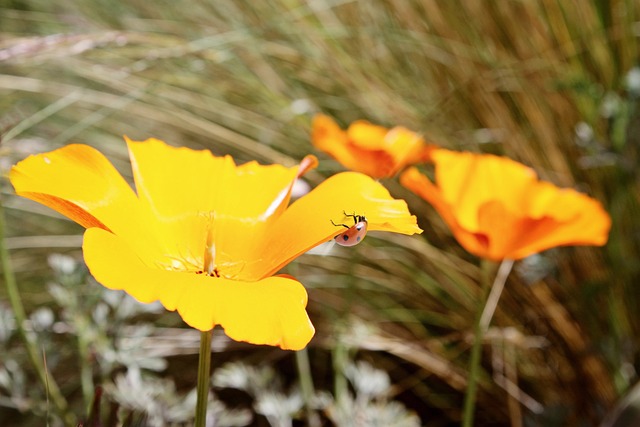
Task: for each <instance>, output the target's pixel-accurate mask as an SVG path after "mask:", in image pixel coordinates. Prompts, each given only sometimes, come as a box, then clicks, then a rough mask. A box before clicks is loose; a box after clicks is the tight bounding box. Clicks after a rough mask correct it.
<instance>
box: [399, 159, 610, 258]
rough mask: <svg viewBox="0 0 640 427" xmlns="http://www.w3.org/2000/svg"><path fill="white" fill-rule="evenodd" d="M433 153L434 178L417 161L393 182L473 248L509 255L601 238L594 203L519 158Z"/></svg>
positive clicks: (604, 227)
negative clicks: (430, 207) (547, 179)
mask: <svg viewBox="0 0 640 427" xmlns="http://www.w3.org/2000/svg"><path fill="white" fill-rule="evenodd" d="M432 159H433V163H434V164H435V182H436V183H435V184H434V183H432V182H431V181H430V180H429V179H428V178H427V177H426V176H424V175H422V174H421V173H420V172H419V171H418V170H417V169H416V168H410V169H408V170H407V171H405V172H404V173H403V174H402V175H401V177H400V183H401V184H402V185H404V186H405V187H406V188H408V189H409V190H411V191H413V192H414V193H416V194H417V195H419V196H420V197H422V198H423V199H425V200H426V201H428V202H429V203H431V204H432V205H433V207H434V208H435V209H436V210H437V211H438V213H439V214H440V215H441V216H442V218H443V220H444V221H445V222H446V223H447V225H448V226H449V227H450V228H451V230H452V232H453V234H454V236H455V237H456V239H457V240H458V242H459V243H460V244H461V245H462V246H463V247H464V248H465V249H466V250H467V251H469V252H471V253H472V254H475V255H477V256H480V257H483V258H487V259H490V260H496V261H497V260H503V259H514V260H516V259H521V258H524V257H526V256H529V255H531V254H534V253H537V252H540V251H543V250H545V249H549V248H552V247H555V246H566V245H598V246H600V245H604V244H605V243H606V242H607V238H608V234H609V229H610V227H611V219H610V217H609V215H608V214H607V212H605V210H604V209H603V208H602V205H601V204H600V203H599V202H597V201H596V200H594V199H592V198H590V197H588V196H586V195H584V194H581V193H579V192H577V191H574V190H571V189H560V188H558V187H556V186H554V185H553V184H551V183H548V182H544V181H539V180H538V178H537V176H536V174H535V172H534V171H533V170H531V169H529V168H528V167H526V166H524V165H522V164H520V163H518V162H515V161H513V160H510V159H507V158H504V157H497V156H493V155H480V154H473V153H468V152H464V153H459V152H454V151H449V150H444V149H437V150H434V152H433V153H432Z"/></svg>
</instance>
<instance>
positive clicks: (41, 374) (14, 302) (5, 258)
mask: <svg viewBox="0 0 640 427" xmlns="http://www.w3.org/2000/svg"><path fill="white" fill-rule="evenodd" d="M4 235H5V221H4V209H3V207H2V201H1V200H0V263H1V264H2V272H3V277H4V283H5V285H6V287H7V295H8V296H9V302H10V304H11V308H12V310H13V315H14V316H15V318H16V326H17V328H18V335H20V338H21V339H22V341H23V342H24V345H25V347H26V349H27V354H28V356H29V359H30V360H31V364H32V365H33V367H34V368H35V370H36V373H37V374H38V378H39V379H40V382H41V383H42V386H43V387H44V388H45V390H46V391H47V398H49V397H50V398H51V400H52V401H53V404H54V405H55V407H56V409H57V411H58V413H59V414H60V415H61V416H62V418H63V419H64V420H65V423H66V424H67V425H75V424H76V417H75V416H74V415H73V413H72V412H71V411H69V405H68V403H67V400H66V399H65V398H64V396H63V395H62V393H61V392H60V388H59V387H58V384H57V383H56V382H55V380H54V379H53V378H52V377H49V376H48V372H47V369H46V367H45V361H44V359H41V358H40V355H39V351H38V349H37V347H36V343H35V342H34V340H33V337H32V336H31V335H30V334H29V333H28V331H27V330H26V329H25V327H24V325H25V321H26V318H27V315H26V313H25V311H24V306H23V305H22V300H21V299H20V293H19V292H18V286H17V284H16V277H15V274H14V273H13V268H12V266H11V259H10V258H9V250H8V249H7V247H6V246H5V241H4Z"/></svg>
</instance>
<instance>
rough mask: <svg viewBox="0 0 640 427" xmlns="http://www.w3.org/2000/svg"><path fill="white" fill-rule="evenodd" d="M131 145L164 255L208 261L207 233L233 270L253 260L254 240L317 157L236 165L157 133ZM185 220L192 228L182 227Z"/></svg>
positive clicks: (222, 263)
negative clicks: (166, 140) (291, 164)
mask: <svg viewBox="0 0 640 427" xmlns="http://www.w3.org/2000/svg"><path fill="white" fill-rule="evenodd" d="M127 144H128V147H129V152H130V156H131V165H132V169H133V173H134V179H135V183H136V189H137V191H138V195H139V197H140V201H141V204H142V205H143V206H144V208H145V209H146V211H147V212H148V215H149V217H152V218H154V221H153V222H152V224H151V225H152V226H153V227H154V234H155V235H156V236H158V239H159V241H160V245H161V247H162V248H163V250H164V251H163V254H165V255H171V256H172V257H173V258H188V259H192V260H198V259H199V260H202V256H203V255H204V245H205V242H206V241H207V236H208V235H209V236H210V237H209V240H210V242H211V244H212V247H213V246H215V247H213V250H214V251H215V250H217V254H216V255H217V257H219V259H218V260H217V261H216V264H217V265H216V267H220V266H222V268H225V266H226V267H230V268H229V269H230V270H231V273H229V274H230V275H231V276H234V277H235V276H237V275H238V272H241V270H242V269H243V264H242V263H246V262H247V260H249V261H250V260H251V259H252V258H250V255H249V252H250V251H251V246H252V245H251V244H249V243H248V242H253V241H254V240H256V239H259V237H260V236H261V234H262V233H263V229H264V227H265V226H266V221H267V220H268V219H269V218H270V217H271V216H277V215H279V214H280V213H281V212H282V211H283V210H284V209H285V208H286V206H287V204H288V203H289V199H290V196H291V189H292V187H293V184H294V182H295V179H296V178H297V177H298V176H300V175H301V174H302V173H304V172H305V171H306V170H308V169H310V168H312V167H315V165H316V164H317V160H316V159H315V157H313V156H308V157H306V158H305V159H303V161H302V162H301V164H300V165H299V166H295V167H291V168H287V167H284V166H281V165H269V166H262V165H258V164H257V163H256V162H249V163H246V164H244V165H241V166H236V164H235V163H234V161H233V159H232V158H231V157H229V156H225V157H215V156H213V155H212V154H211V152H209V151H206V150H200V151H196V150H190V149H188V148H176V147H172V146H169V145H167V144H165V143H164V142H162V141H159V140H157V139H149V140H147V141H144V142H135V141H131V140H129V139H127ZM185 221H186V222H187V223H188V224H187V226H188V228H190V229H191V230H192V232H189V233H184V234H179V233H181V232H182V231H183V228H184V227H183V226H182V225H181V223H183V222H185ZM177 243H179V245H177ZM214 261H215V260H214ZM202 268H203V265H200V269H202ZM241 276H242V275H240V276H239V278H241Z"/></svg>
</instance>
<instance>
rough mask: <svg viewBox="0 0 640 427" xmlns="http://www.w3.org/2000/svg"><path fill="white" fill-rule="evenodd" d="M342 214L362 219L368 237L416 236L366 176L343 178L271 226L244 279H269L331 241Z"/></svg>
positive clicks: (412, 223)
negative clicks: (384, 234)
mask: <svg viewBox="0 0 640 427" xmlns="http://www.w3.org/2000/svg"><path fill="white" fill-rule="evenodd" d="M344 212H346V213H348V214H351V213H355V214H358V215H364V216H366V218H367V221H368V230H369V231H375V230H380V231H392V232H395V233H402V234H415V233H421V232H422V230H420V228H419V227H418V226H417V224H416V217H415V216H412V215H411V214H410V213H409V209H408V207H407V203H406V202H405V201H404V200H396V199H393V198H392V197H391V195H390V194H389V191H388V190H387V189H386V188H384V186H383V185H382V184H380V183H379V182H377V181H374V180H373V179H371V178H370V177H368V176H366V175H363V174H361V173H357V172H343V173H340V174H337V175H334V176H332V177H330V178H328V179H327V180H325V181H324V182H323V183H322V184H320V185H319V186H318V187H316V188H315V189H313V190H312V191H311V192H310V193H309V194H307V195H306V196H304V197H301V198H300V199H298V200H297V201H295V202H294V203H293V204H292V205H291V206H289V208H288V209H287V210H286V211H285V212H284V213H283V214H282V216H280V217H279V218H278V219H277V221H275V222H274V223H273V224H272V225H271V227H270V228H269V229H268V231H267V232H268V235H266V236H265V239H264V241H263V244H262V245H260V246H258V247H256V250H257V253H256V255H255V257H254V259H258V260H259V262H256V263H255V265H252V266H247V274H250V276H251V277H265V276H268V275H271V274H274V273H276V272H277V271H278V270H280V269H281V268H282V267H283V266H284V265H286V264H287V263H289V262H290V261H291V260H292V259H294V258H295V257H297V256H299V255H301V254H303V253H304V252H306V251H308V250H309V249H311V248H313V247H315V246H317V245H319V244H321V243H324V242H326V241H328V240H330V239H332V238H333V237H334V236H336V235H337V234H339V233H341V232H342V231H344V229H343V228H341V227H336V226H334V225H333V224H332V223H331V221H332V220H333V221H334V222H336V223H341V222H343V221H346V220H347V219H348V218H345V215H344ZM243 274H244V273H243Z"/></svg>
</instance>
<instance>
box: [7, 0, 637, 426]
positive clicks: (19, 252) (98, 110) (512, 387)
mask: <svg viewBox="0 0 640 427" xmlns="http://www.w3.org/2000/svg"><path fill="white" fill-rule="evenodd" d="M639 36H640V6H639V5H638V3H637V1H635V0H611V1H607V2H604V1H599V0H590V1H587V0H585V1H562V0H520V1H515V0H505V1H495V2H477V1H473V0H457V1H421V0H408V1H391V0H389V1H381V0H372V1H365V0H353V1H345V0H315V1H314V0H306V1H303V0H276V1H269V2H242V1H230V0H221V1H203V2H189V3H188V4H187V3H185V2H173V1H166V0H158V1H154V2H146V1H141V0H129V1H120V0H117V1H102V0H93V1H91V0H58V1H55V2H45V1H39V0H1V1H0V125H1V128H2V139H3V140H2V145H1V154H2V157H1V159H0V162H1V164H0V166H1V167H2V169H3V172H5V173H6V171H7V170H8V168H9V167H10V165H11V164H13V163H15V162H16V161H17V160H20V159H22V158H24V157H26V156H27V155H28V154H30V153H34V152H41V151H46V150H51V149H54V148H56V147H59V146H62V145H65V144H68V143H72V142H81V143H85V144H90V145H93V146H95V147H97V148H99V149H100V150H101V151H102V152H104V153H105V154H107V156H109V158H110V159H112V161H113V162H114V163H115V165H116V167H118V168H119V169H120V170H121V171H122V172H123V174H125V176H127V177H130V170H129V169H128V159H127V155H126V150H125V145H124V143H123V141H122V135H123V134H126V135H128V136H129V137H131V138H133V139H144V138H147V137H158V138H160V139H163V140H165V141H167V142H169V143H172V144H174V145H185V146H189V147H193V148H207V149H210V150H212V151H213V152H214V153H217V154H223V153H224V154H226V153H229V154H231V155H233V156H234V157H235V158H237V159H238V160H239V161H245V160H249V159H257V160H259V161H261V162H263V163H272V162H279V163H284V164H288V165H292V164H295V162H296V161H297V160H299V159H301V158H302V157H303V156H304V155H305V154H307V153H309V152H311V151H312V148H311V145H310V143H309V129H310V118H311V116H312V115H313V113H315V112H320V111H322V112H325V113H327V114H330V115H332V116H334V117H336V119H337V120H338V121H339V122H340V123H341V124H343V125H346V124H348V123H349V122H351V121H353V120H356V119H362V118H364V119H368V120H370V121H372V122H375V123H378V124H382V125H387V126H393V125H403V126H406V127H408V128H410V129H413V130H416V131H419V132H421V133H422V134H423V135H425V137H426V138H428V139H430V140H432V141H434V142H436V143H438V144H440V145H443V146H446V147H449V148H455V149H465V150H473V151H479V152H492V153H498V154H504V155H508V156H510V157H511V158H514V159H516V160H518V161H521V162H523V163H525V164H527V165H529V166H532V167H533V168H534V169H535V170H536V171H537V172H538V173H539V174H540V175H541V176H542V177H543V178H544V179H547V180H550V181H553V182H554V183H556V184H558V185H561V186H571V187H576V188H578V189H580V190H583V191H585V192H587V193H589V194H590V195H592V196H593V197H595V198H597V199H599V200H600V201H602V202H603V203H604V204H605V206H606V208H607V210H608V211H609V212H610V213H611V215H612V218H613V229H612V231H611V235H610V242H609V244H608V245H607V246H606V247H605V248H597V249H593V248H562V249H557V250H551V251H547V252H545V253H543V254H541V255H538V256H534V257H531V258H529V259H526V260H524V261H521V262H518V263H517V264H516V271H515V273H513V274H512V275H511V276H510V278H509V281H508V283H507V288H506V290H505V293H504V294H503V296H502V299H501V301H500V304H499V307H498V311H497V313H496V317H495V318H494V322H493V328H492V329H491V330H490V332H489V334H488V335H487V337H486V342H485V345H484V347H483V349H484V352H483V356H484V357H483V368H484V370H483V374H482V377H481V382H480V393H479V405H478V412H477V417H476V420H477V425H509V424H511V425H522V424H521V423H522V422H524V423H525V425H544V426H561V425H562V426H564V425H598V424H599V423H600V422H601V420H603V419H605V417H606V416H607V414H610V415H609V417H610V418H609V421H607V422H606V423H605V424H603V425H612V424H611V422H613V421H612V420H613V419H614V418H615V416H614V415H611V414H612V413H611V412H610V411H612V410H613V408H614V405H615V403H616V402H617V401H619V400H620V399H621V397H622V396H624V395H625V394H627V393H628V392H629V390H631V389H632V388H633V386H634V384H636V382H637V380H638V373H637V368H638V366H639V362H640V360H639V354H638V351H639V346H638V344H639V342H638V338H637V337H638V332H639V328H640V318H639V317H638V314H637V313H638V312H639V309H640V307H639V303H640V293H639V292H638V291H637V289H636V286H637V284H638V282H639V280H640V259H639V254H640V221H638V219H639V218H640V188H639V186H640V181H639V176H638V168H637V166H638V149H639V147H640V132H639V131H640V110H639V109H638V108H639V104H638V99H639V96H640V68H638V60H639V57H638V52H639V50H638V44H639V41H638V38H639ZM321 160H322V161H321V163H320V167H319V169H318V170H317V171H316V172H314V173H311V174H310V175H309V181H310V183H311V185H315V184H317V183H318V182H320V180H321V179H322V178H323V177H326V176H329V175H330V174H332V173H334V172H336V171H339V170H340V166H339V165H338V164H337V163H335V162H334V161H332V160H330V159H328V158H327V157H326V156H322V155H321ZM384 184H385V185H387V187H388V188H390V189H391V191H392V193H393V194H394V195H395V196H396V197H402V198H406V199H407V200H408V202H409V204H410V208H411V210H412V212H414V213H415V214H417V215H418V217H419V221H420V223H421V226H422V228H424V229H425V233H424V234H423V236H421V237H407V236H395V235H391V236H388V235H384V234H380V235H376V234H374V233H372V234H371V235H370V236H368V237H367V239H366V240H365V242H364V243H363V244H361V245H359V246H357V247H355V248H337V249H336V250H335V251H333V252H332V253H331V254H330V255H328V256H317V255H306V256H304V257H302V258H300V259H299V260H298V261H297V262H296V263H295V264H294V265H292V266H290V267H289V268H288V272H289V273H291V274H294V275H295V276H296V277H297V278H298V279H300V280H301V281H302V283H304V284H305V286H307V287H308V289H309V294H310V303H309V311H310V314H311V317H312V320H313V321H314V323H315V325H316V328H317V336H316V338H315V339H314V340H313V341H312V343H311V345H310V346H309V349H308V351H307V352H305V353H301V354H299V355H294V354H291V353H288V352H283V351H280V350H277V349H271V348H259V347H255V346H248V345H243V344H238V343H232V342H228V340H226V338H225V337H224V336H223V335H222V334H216V335H215V336H214V345H215V349H216V353H215V354H214V356H213V364H214V366H215V367H217V368H219V369H218V370H216V371H215V372H214V375H213V382H212V384H213V386H214V387H215V390H216V393H215V401H212V403H211V404H210V405H209V406H210V408H212V409H210V410H211V411H212V414H216V415H215V416H216V417H217V419H218V420H219V423H220V425H247V424H251V425H291V423H292V422H293V423H294V424H296V425H298V424H300V425H301V424H305V423H306V424H310V425H319V424H318V422H322V423H325V424H326V425H332V424H336V425H375V424H374V421H375V420H377V421H378V422H380V424H379V425H385V426H387V425H391V422H390V421H385V420H387V418H384V416H385V415H381V414H387V415H388V416H389V417H390V418H388V419H393V420H396V421H397V422H398V424H397V425H416V424H422V425H426V426H446V425H456V424H457V423H458V422H459V419H460V413H461V406H462V404H461V402H462V397H463V393H464V389H465V384H466V367H467V363H468V350H469V346H470V342H471V337H470V334H471V331H472V330H473V321H474V317H475V313H476V311H477V305H478V297H479V292H480V288H479V284H478V281H479V276H480V271H479V262H478V260H477V259H474V257H472V256H470V255H468V254H467V253H465V252H464V250H462V249H461V248H460V247H459V246H458V245H457V243H456V242H455V240H454V239H453V238H452V236H451V235H450V233H449V231H448V230H447V228H446V227H445V226H444V224H443V223H442V221H441V220H440V219H439V218H438V216H437V215H436V214H435V213H434V211H433V210H432V209H431V208H430V207H429V206H427V205H426V204H425V203H424V202H423V201H421V200H419V199H418V198H417V197H415V196H413V195H411V194H409V193H408V192H407V191H406V190H404V189H402V188H401V187H400V186H399V185H398V184H397V182H396V181H394V180H387V181H385V182H384ZM2 199H3V204H4V205H5V216H6V222H7V229H6V230H5V234H6V244H7V245H8V247H9V249H10V250H11V256H12V258H11V261H12V265H13V269H14V270H15V273H16V275H17V278H18V283H19V286H20V292H21V296H22V299H23V302H24V304H25V306H26V310H27V313H28V314H29V318H30V319H29V322H28V325H27V326H28V327H29V329H30V330H31V331H32V333H33V334H35V337H36V339H37V343H38V346H39V348H40V349H41V350H42V351H43V352H44V354H45V356H46V362H47V369H48V372H49V373H50V375H51V376H52V377H53V378H55V379H56V380H57V382H58V383H59V384H60V386H61V388H62V391H63V394H64V395H65V397H66V398H67V400H68V401H69V403H70V405H71V412H73V413H74V414H75V415H76V416H77V417H78V418H80V419H86V417H87V413H88V412H89V407H90V404H91V402H92V400H93V399H94V386H96V385H100V386H101V387H102V390H104V395H103V399H102V406H101V411H100V413H101V415H102V418H103V422H104V423H105V425H114V424H113V423H115V422H116V421H114V420H115V419H116V418H117V417H120V419H121V420H125V421H124V422H125V424H126V423H129V424H128V425H136V423H138V424H140V423H148V424H150V425H165V424H171V423H182V422H188V421H189V417H190V414H192V410H191V408H192V406H193V395H192V394H190V390H191V389H192V388H193V387H194V386H195V377H196V366H197V363H196V354H197V349H198V335H197V333H196V334H194V333H193V332H194V331H190V330H188V329H185V328H184V325H183V324H182V323H181V321H180V319H179V318H178V316H177V315H176V314H174V313H166V312H165V311H164V310H162V309H161V308H158V307H156V306H147V307H141V306H139V305H137V304H136V303H135V302H134V301H132V300H131V299H130V298H128V297H123V296H122V295H120V294H112V293H110V292H107V291H105V290H104V289H102V288H101V287H100V286H99V285H97V284H95V283H94V282H92V280H91V279H90V278H88V277H87V275H86V271H85V270H84V267H83V266H82V263H81V253H80V250H79V247H80V243H81V233H82V229H81V228H80V227H79V226H77V225H75V224H72V223H70V222H69V221H67V220H66V219H62V218H61V217H60V216H58V215H56V214H54V213H52V212H51V211H49V210H47V209H46V208H43V207H41V206H39V205H36V204H34V203H32V202H29V201H27V200H22V199H20V198H17V197H16V196H15V195H13V192H12V189H11V187H10V185H9V184H8V182H7V181H6V180H4V181H3V182H2ZM52 254H57V255H55V256H54V255H52ZM60 254H62V255H60ZM5 296H6V294H5V291H4V287H3V288H2V289H0V355H1V356H0V424H2V425H43V420H44V419H47V420H48V422H49V423H51V425H57V424H58V423H59V422H60V421H58V420H59V418H58V415H56V412H55V410H54V409H53V408H52V407H51V405H50V403H49V402H48V400H47V392H46V390H45V386H44V385H43V384H41V383H40V382H39V381H38V380H37V377H36V375H35V373H34V372H33V370H32V368H31V366H30V364H29V363H28V359H27V358H26V355H25V349H24V347H23V345H22V342H21V341H20V340H19V339H18V337H17V335H16V333H15V329H16V328H15V321H14V318H13V315H12V311H11V309H10V307H9V304H8V302H6V301H7V299H6V298H5ZM227 362H233V364H232V365H225V363H227ZM307 364H308V366H307ZM305 367H307V368H308V369H305ZM225 369H226V371H225ZM233 369H236V371H234V370H233ZM238 372H240V374H238ZM225 373H226V374H227V377H225ZM243 375H244V376H243ZM265 375H266V378H268V379H270V380H268V381H264V382H260V381H257V380H256V379H257V378H263V377H264V376H265ZM229 378H231V379H234V378H235V379H236V380H237V379H238V378H240V379H242V378H245V379H246V378H249V379H252V380H251V381H254V382H256V384H258V385H255V384H254V386H253V388H250V387H248V385H247V384H246V382H245V383H242V381H240V383H238V382H233V381H232V380H229ZM273 378H277V380H274V379H273ZM363 379H364V380H363ZM376 379H377V380H376ZM309 380H313V387H314V389H312V392H313V391H314V390H315V392H313V393H311V394H310V393H309V390H310V389H309V386H310V383H309ZM366 380H368V382H367V381H366ZM363 381H364V383H363ZM376 381H377V382H376ZM260 384H263V386H262V387H261V386H260ZM297 384H301V388H298V386H297ZM380 384H382V385H380ZM631 396H632V397H633V393H632V394H631ZM632 397H631V398H629V399H630V400H627V401H624V402H623V403H624V404H627V403H629V402H631V403H630V404H631V406H633V405H632V403H633V398H632ZM356 402H357V404H356ZM230 408H231V409H230ZM304 408H311V409H313V408H315V409H316V410H315V411H314V410H309V411H307V412H306V415H305V411H304V410H303V409H304ZM94 409H95V408H94ZM349 411H351V412H349ZM394 411H395V412H394ZM95 413H96V411H94V414H95ZM274 414H276V415H274ZM224 417H227V418H224ZM223 420H224V421H223ZM292 420H294V421H292ZM359 422H360V424H358V423H359ZM607 423H609V424H607ZM617 425H622V424H617Z"/></svg>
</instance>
